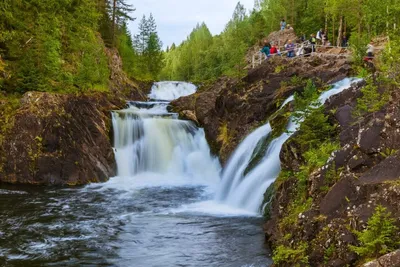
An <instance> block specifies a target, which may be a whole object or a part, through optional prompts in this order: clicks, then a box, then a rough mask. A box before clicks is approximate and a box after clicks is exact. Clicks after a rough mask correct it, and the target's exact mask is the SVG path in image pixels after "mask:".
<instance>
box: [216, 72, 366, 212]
mask: <svg viewBox="0 0 400 267" xmlns="http://www.w3.org/2000/svg"><path fill="white" fill-rule="evenodd" d="M358 80H359V79H354V78H346V79H344V80H342V81H340V82H337V83H335V84H334V85H333V88H332V89H330V90H328V91H326V92H324V93H322V94H321V96H320V97H319V102H320V103H321V105H323V104H324V103H325V102H326V100H327V99H328V98H329V97H331V96H333V95H335V94H338V93H340V92H342V91H343V90H345V89H347V88H349V87H350V86H351V84H352V83H353V82H356V81H358ZM293 99H294V98H293V97H290V98H288V99H287V100H286V101H285V102H284V103H283V104H282V107H283V106H284V105H286V104H288V103H289V102H290V101H292V100H293ZM282 107H281V108H282ZM300 123H301V122H299V121H296V122H294V121H293V120H292V118H290V119H289V123H288V125H287V131H286V132H284V133H282V134H281V135H280V136H279V137H277V138H275V139H273V140H272V141H271V142H270V143H269V145H268V147H267V148H266V150H265V154H264V156H263V158H262V160H261V161H260V162H259V163H258V164H257V165H256V166H255V167H254V168H253V169H252V170H251V171H250V172H248V173H246V172H245V170H246V169H247V168H248V166H249V164H250V163H251V160H252V155H254V154H255V152H256V151H255V150H256V149H258V146H259V145H260V144H262V143H263V140H265V139H266V138H268V136H269V135H270V133H271V131H272V129H271V125H270V124H269V123H267V124H266V125H264V126H262V127H260V128H258V129H256V130H255V131H254V132H253V133H251V134H250V135H249V136H248V137H247V138H245V139H244V141H243V142H242V143H241V144H240V145H239V147H238V148H237V149H236V151H235V152H234V154H233V156H232V157H231V158H230V159H229V161H228V164H227V166H226V167H225V169H224V171H223V174H222V181H221V184H220V186H219V187H218V190H217V194H216V196H215V200H216V201H218V202H220V203H224V204H227V205H230V206H234V207H237V208H240V209H244V210H247V211H249V212H254V213H259V212H260V210H261V204H262V201H263V194H264V192H265V191H266V190H267V188H268V187H269V186H270V185H271V184H272V183H273V182H274V181H275V179H276V178H277V177H278V175H279V173H280V171H281V163H280V158H279V154H280V151H281V149H282V146H283V144H284V143H285V142H286V141H287V140H288V139H289V138H290V136H291V135H292V134H293V133H294V132H295V131H296V130H297V129H298V128H299V126H300Z"/></svg>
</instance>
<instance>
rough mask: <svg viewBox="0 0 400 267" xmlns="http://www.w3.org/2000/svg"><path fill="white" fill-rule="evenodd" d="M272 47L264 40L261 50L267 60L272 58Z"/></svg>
mask: <svg viewBox="0 0 400 267" xmlns="http://www.w3.org/2000/svg"><path fill="white" fill-rule="evenodd" d="M270 47H271V45H270V44H269V43H268V41H267V40H264V45H263V48H262V49H261V50H260V52H261V53H263V54H264V55H265V56H266V57H267V58H268V57H269V56H270Z"/></svg>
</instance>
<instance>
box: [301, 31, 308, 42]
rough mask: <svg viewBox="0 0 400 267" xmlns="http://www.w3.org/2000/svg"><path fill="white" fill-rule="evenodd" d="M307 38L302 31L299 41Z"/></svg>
mask: <svg viewBox="0 0 400 267" xmlns="http://www.w3.org/2000/svg"><path fill="white" fill-rule="evenodd" d="M306 40H307V37H306V34H305V33H304V32H302V33H301V36H300V41H301V42H302V43H304V42H305V41H306Z"/></svg>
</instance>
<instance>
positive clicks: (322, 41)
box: [260, 19, 374, 60]
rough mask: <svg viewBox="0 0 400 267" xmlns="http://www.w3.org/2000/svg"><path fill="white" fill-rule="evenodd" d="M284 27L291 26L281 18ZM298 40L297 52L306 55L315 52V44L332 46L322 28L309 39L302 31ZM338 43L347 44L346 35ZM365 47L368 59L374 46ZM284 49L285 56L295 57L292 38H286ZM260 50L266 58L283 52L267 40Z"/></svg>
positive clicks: (372, 54)
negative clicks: (306, 43) (299, 42)
mask: <svg viewBox="0 0 400 267" xmlns="http://www.w3.org/2000/svg"><path fill="white" fill-rule="evenodd" d="M285 29H293V28H292V27H291V26H290V25H289V24H287V23H286V21H285V19H282V20H281V22H280V30H281V31H284V30H285ZM300 41H301V43H303V45H302V46H301V47H300V48H299V49H298V54H305V55H306V54H310V53H312V52H315V51H316V46H317V45H322V46H332V44H331V43H330V41H329V39H328V34H327V33H326V32H325V31H324V30H323V29H322V28H321V29H320V30H319V31H318V32H317V34H316V35H315V34H311V35H310V39H308V40H307V38H306V35H305V34H304V33H302V34H301V37H300ZM307 41H308V43H309V45H308V47H307V45H306V46H304V43H305V42H307ZM340 45H341V46H342V47H347V46H348V41H347V37H346V36H343V38H342V42H341V44H340ZM305 47H306V48H305ZM307 48H308V51H305V50H307ZM367 49H368V50H367V57H366V58H367V59H369V60H370V59H371V58H373V56H374V46H373V44H372V42H371V43H370V44H369V45H368V47H367ZM284 50H285V51H286V56H287V57H290V58H291V57H295V50H296V45H295V44H294V42H293V41H292V40H288V42H287V43H286V44H285V46H284ZM260 52H262V53H263V54H264V55H265V56H266V57H267V58H268V57H270V56H272V55H279V56H281V55H282V54H283V52H282V53H281V51H280V50H279V47H277V46H275V44H274V43H272V45H271V44H270V43H269V42H268V41H267V40H264V42H263V48H262V49H261V51H260Z"/></svg>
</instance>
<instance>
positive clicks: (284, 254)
mask: <svg viewBox="0 0 400 267" xmlns="http://www.w3.org/2000/svg"><path fill="white" fill-rule="evenodd" d="M307 248H308V244H307V243H306V242H302V243H300V244H299V245H298V246H296V247H295V248H294V249H292V248H290V247H286V246H284V245H280V246H278V247H277V248H276V249H275V251H274V255H273V257H272V260H273V261H274V263H275V264H276V265H278V266H279V264H281V263H286V264H292V266H302V265H304V264H308V256H307V255H306V251H307Z"/></svg>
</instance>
